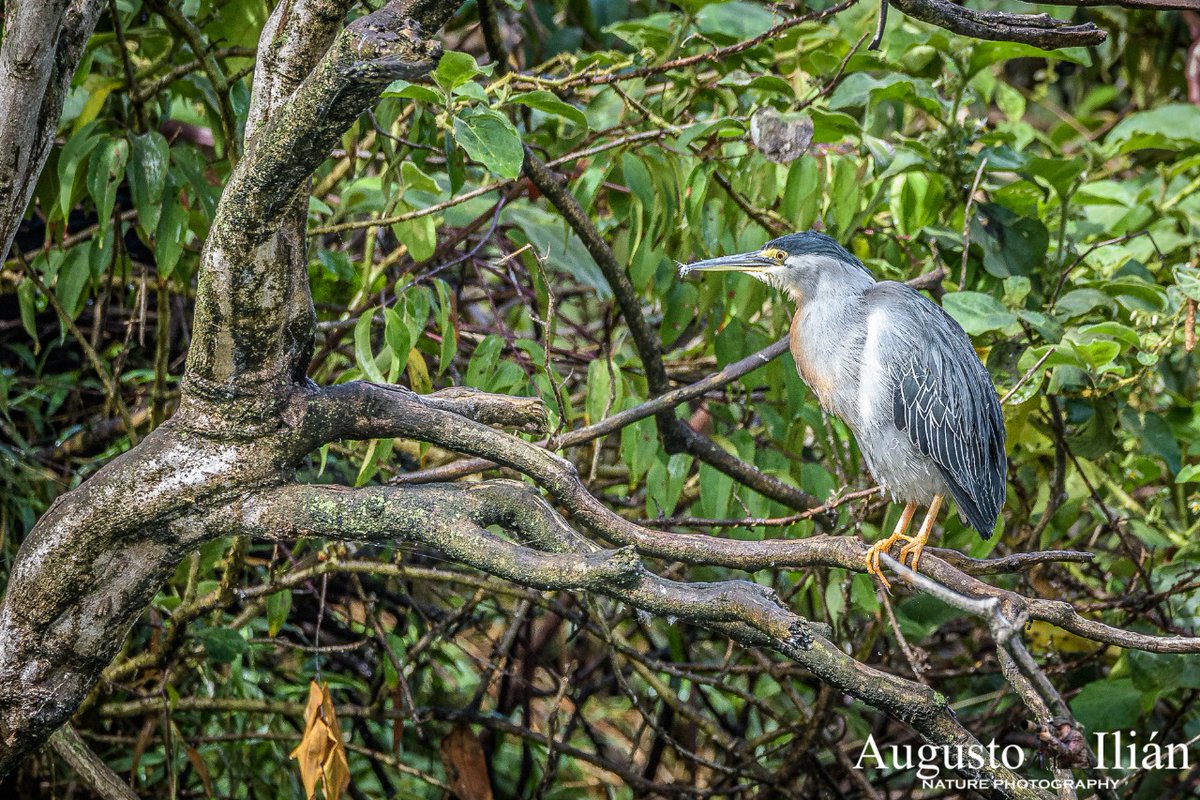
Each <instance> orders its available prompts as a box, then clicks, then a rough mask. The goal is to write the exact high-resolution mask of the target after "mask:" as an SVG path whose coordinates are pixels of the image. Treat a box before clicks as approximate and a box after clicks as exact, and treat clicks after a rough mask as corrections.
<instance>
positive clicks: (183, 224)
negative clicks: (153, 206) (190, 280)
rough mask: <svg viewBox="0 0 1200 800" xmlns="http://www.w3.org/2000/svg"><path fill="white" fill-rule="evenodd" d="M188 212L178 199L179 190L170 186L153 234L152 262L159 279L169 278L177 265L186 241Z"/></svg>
mask: <svg viewBox="0 0 1200 800" xmlns="http://www.w3.org/2000/svg"><path fill="white" fill-rule="evenodd" d="M187 228H188V210H187V208H185V207H184V205H183V203H182V202H180V199H179V190H177V189H175V188H174V186H172V188H171V190H170V191H169V192H167V193H166V196H165V197H164V199H163V206H162V213H161V216H160V217H159V219H158V229H157V230H156V231H155V232H154V261H155V263H156V264H157V266H158V274H159V276H160V277H163V278H169V277H170V276H171V275H172V274H173V273H174V272H175V267H176V265H177V264H179V257H180V255H182V253H183V245H184V242H185V240H186V239H187Z"/></svg>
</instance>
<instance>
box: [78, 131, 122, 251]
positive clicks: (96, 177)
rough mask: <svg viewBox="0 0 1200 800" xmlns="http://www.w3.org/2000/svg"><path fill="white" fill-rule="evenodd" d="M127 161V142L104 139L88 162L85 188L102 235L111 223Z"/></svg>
mask: <svg viewBox="0 0 1200 800" xmlns="http://www.w3.org/2000/svg"><path fill="white" fill-rule="evenodd" d="M128 160H129V142H128V141H126V140H125V139H106V140H105V141H103V142H101V143H100V145H99V147H98V149H97V150H96V152H94V153H92V157H91V159H90V160H89V161H88V174H87V186H88V193H89V194H90V195H91V196H92V202H94V203H95V204H96V216H97V217H98V219H97V225H98V226H99V229H100V233H101V234H104V233H105V232H106V231H107V230H108V226H109V225H110V224H111V223H112V214H113V207H114V206H115V205H116V202H117V187H118V186H120V185H121V180H122V178H123V177H124V175H125V163H126V162H127V161H128Z"/></svg>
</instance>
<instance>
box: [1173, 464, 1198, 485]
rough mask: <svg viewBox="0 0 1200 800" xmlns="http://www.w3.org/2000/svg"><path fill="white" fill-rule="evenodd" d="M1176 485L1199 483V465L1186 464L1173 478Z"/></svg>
mask: <svg viewBox="0 0 1200 800" xmlns="http://www.w3.org/2000/svg"><path fill="white" fill-rule="evenodd" d="M1175 482H1176V483H1200V464H1188V465H1187V466H1186V467H1184V468H1183V469H1181V470H1179V474H1177V475H1176V476H1175Z"/></svg>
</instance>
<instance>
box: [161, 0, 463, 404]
mask: <svg viewBox="0 0 1200 800" xmlns="http://www.w3.org/2000/svg"><path fill="white" fill-rule="evenodd" d="M442 1H443V4H446V5H450V6H453V7H457V5H458V3H457V0H442ZM400 5H402V4H400V3H397V2H392V3H389V4H388V5H386V6H384V7H383V8H381V9H380V10H379V11H376V12H374V13H372V14H368V15H367V16H365V17H360V18H358V19H356V20H355V21H354V22H352V23H351V24H350V25H348V26H347V27H346V28H345V29H344V30H343V31H342V32H341V33H340V34H338V36H337V37H336V39H335V40H334V42H333V44H332V45H331V46H330V48H329V50H328V52H327V53H326V54H325V56H324V58H323V59H322V60H321V63H320V64H318V65H317V67H316V68H314V69H313V71H312V72H311V73H310V74H309V75H308V77H307V78H305V79H304V82H303V83H302V84H301V85H300V86H299V87H298V88H297V89H296V91H295V92H294V94H292V95H291V97H290V98H288V99H287V101H286V102H285V103H283V104H282V105H281V106H279V109H278V111H277V112H276V113H275V114H274V115H273V116H271V117H270V118H269V119H268V120H267V121H266V122H265V124H262V125H261V126H260V128H259V129H258V132H257V134H256V137H255V141H254V142H253V143H252V148H251V149H250V151H249V152H248V153H247V155H246V156H245V158H243V159H242V160H241V161H240V162H239V163H238V165H237V168H236V169H235V170H234V171H233V174H232V175H231V176H230V178H229V181H228V183H227V184H226V186H225V190H224V192H223V194H222V195H221V202H220V205H219V206H218V209H217V215H216V218H215V219H214V221H213V225H212V230H211V232H210V234H209V238H208V241H207V242H206V243H205V248H204V252H203V254H202V256H201V272H200V282H199V286H198V289H197V299H196V315H195V322H194V328H195V331H196V336H195V338H194V340H193V341H192V347H191V350H190V352H189V353H188V364H187V376H186V378H185V383H184V393H185V402H186V401H187V400H188V399H189V396H191V398H193V399H198V400H210V401H217V402H223V401H225V400H227V399H228V398H229V397H230V395H231V393H232V394H233V395H235V396H241V397H257V398H259V399H260V400H265V401H266V403H267V405H266V407H262V408H258V409H256V411H257V413H258V414H259V415H261V416H263V417H269V416H272V415H273V414H274V413H275V410H274V409H272V408H271V405H270V398H272V397H278V396H280V395H281V394H282V393H283V392H282V389H283V387H285V386H287V385H289V384H291V383H292V382H293V381H303V379H304V371H305V368H306V367H307V364H308V359H309V357H310V356H311V341H312V330H313V320H312V314H311V309H308V308H307V304H310V303H311V300H310V299H308V297H307V295H308V287H307V282H306V281H302V280H301V279H300V278H299V277H298V276H297V275H295V274H294V273H296V272H297V271H298V270H296V269H292V270H291V271H290V272H289V270H288V269H286V267H287V265H289V264H292V265H294V264H295V263H296V260H297V259H296V258H295V253H289V252H287V249H288V248H293V249H296V248H298V249H299V251H300V255H301V258H302V257H303V245H304V239H303V237H299V236H298V237H295V238H296V240H297V241H291V237H281V238H279V239H276V240H274V242H271V240H272V237H273V236H274V235H275V233H276V231H278V230H279V228H280V225H281V224H284V223H285V219H286V218H287V217H288V216H289V215H291V216H292V217H293V219H292V221H291V222H290V223H288V224H289V225H290V226H291V227H293V228H296V227H299V226H300V225H302V224H303V223H302V221H296V220H295V217H296V216H297V215H300V214H302V213H303V207H302V206H301V205H300V204H297V203H296V202H295V197H296V192H297V191H298V190H299V189H300V188H301V186H302V185H303V184H304V183H305V182H306V181H307V180H308V178H309V176H310V175H311V174H312V171H313V170H314V169H316V168H317V166H319V165H320V163H321V162H322V161H324V159H325V157H326V155H327V154H328V152H329V151H330V149H332V148H333V146H334V145H335V144H336V143H337V142H338V141H339V140H340V138H341V135H342V133H343V132H344V131H345V130H346V128H347V127H349V126H350V124H351V123H352V122H353V121H354V120H355V119H357V118H358V116H359V115H360V114H362V113H363V111H365V110H366V109H367V108H369V107H370V105H371V104H372V103H373V102H374V100H375V98H376V97H377V96H378V94H379V92H380V91H381V90H382V89H383V87H384V86H386V85H387V84H388V83H389V82H390V81H392V80H395V79H397V78H415V77H417V76H419V75H423V74H425V73H426V72H428V71H429V70H430V69H432V68H433V66H434V65H435V64H436V63H437V61H438V58H440V56H441V52H442V50H441V45H440V44H439V43H438V42H436V41H432V40H427V39H425V33H424V28H423V27H422V25H421V23H420V21H419V20H417V19H413V18H409V17H406V16H404V15H403V12H402V10H399V6H400ZM263 102H264V103H266V102H267V101H265V100H264V101H263ZM268 242H271V247H268V248H262V247H261V246H262V245H264V244H266V243H268ZM264 249H265V250H266V252H263V250H264ZM249 264H255V265H256V268H254V269H247V268H246V267H247V265H249ZM297 294H299V295H301V298H300V300H299V301H297V300H295V295H297ZM296 302H300V304H301V305H303V306H305V311H306V312H307V313H300V314H295V313H294V314H292V315H289V314H288V310H289V309H292V308H294V307H295V305H296Z"/></svg>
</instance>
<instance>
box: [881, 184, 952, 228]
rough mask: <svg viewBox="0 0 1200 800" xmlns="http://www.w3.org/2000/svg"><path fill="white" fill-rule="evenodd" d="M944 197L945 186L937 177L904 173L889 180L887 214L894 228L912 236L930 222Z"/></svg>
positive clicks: (939, 208)
mask: <svg viewBox="0 0 1200 800" xmlns="http://www.w3.org/2000/svg"><path fill="white" fill-rule="evenodd" d="M945 198H946V192H945V184H944V182H943V180H942V178H941V177H940V176H938V175H931V174H930V173H928V172H906V173H904V174H903V175H897V176H896V177H895V178H893V179H892V196H891V211H892V217H893V219H895V220H896V227H897V228H899V229H900V232H901V233H902V234H904V235H906V236H912V235H914V234H916V233H917V232H918V231H920V230H921V229H922V228H924V227H925V226H926V225H929V224H930V223H932V222H934V221H936V220H937V218H938V214H939V213H940V212H941V210H942V205H943V202H944V200H945Z"/></svg>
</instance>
